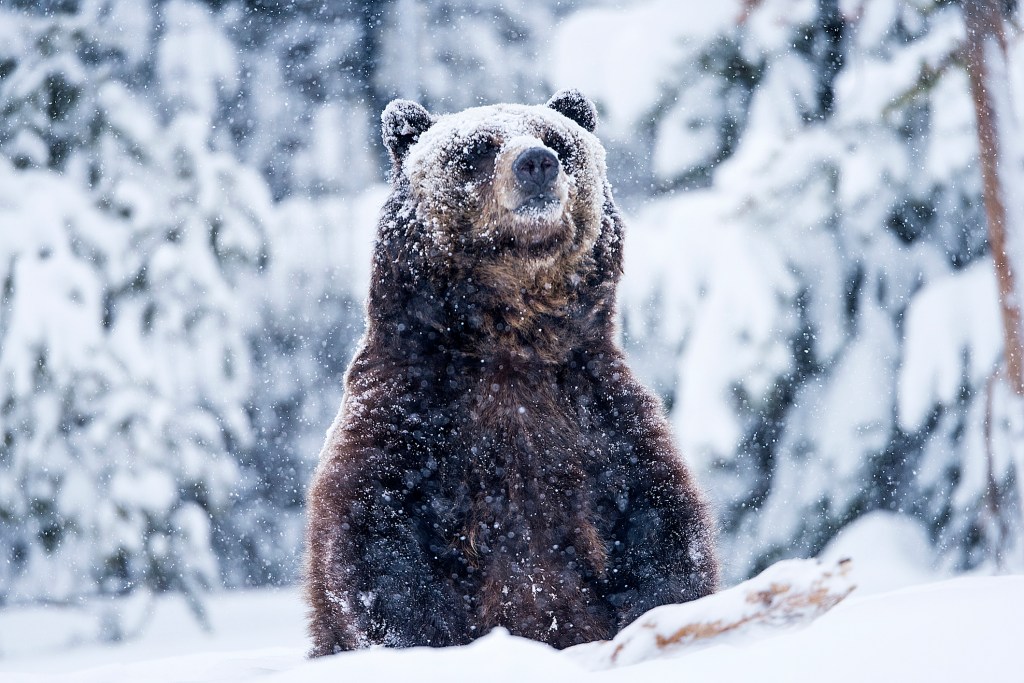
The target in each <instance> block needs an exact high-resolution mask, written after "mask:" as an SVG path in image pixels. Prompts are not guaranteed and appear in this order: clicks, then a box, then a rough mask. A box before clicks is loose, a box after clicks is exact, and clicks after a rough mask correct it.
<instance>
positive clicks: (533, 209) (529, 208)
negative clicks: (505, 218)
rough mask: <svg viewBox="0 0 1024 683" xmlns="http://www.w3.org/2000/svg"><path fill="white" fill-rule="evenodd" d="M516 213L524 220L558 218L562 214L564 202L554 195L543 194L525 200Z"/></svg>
mask: <svg viewBox="0 0 1024 683" xmlns="http://www.w3.org/2000/svg"><path fill="white" fill-rule="evenodd" d="M515 212H516V213H517V214H519V215H520V216H522V217H523V218H534V219H539V220H543V219H545V218H547V219H552V218H556V217H558V215H559V214H561V212H562V200H561V198H560V197H558V196H557V195H555V194H553V193H550V192H541V193H539V194H535V195H533V196H532V197H527V198H526V199H524V200H523V201H522V202H521V203H520V204H519V206H517V207H516V209H515Z"/></svg>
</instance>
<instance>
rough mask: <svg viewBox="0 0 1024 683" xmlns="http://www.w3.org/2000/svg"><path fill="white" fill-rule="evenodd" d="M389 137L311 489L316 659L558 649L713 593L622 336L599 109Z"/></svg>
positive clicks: (695, 502)
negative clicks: (516, 644)
mask: <svg viewBox="0 0 1024 683" xmlns="http://www.w3.org/2000/svg"><path fill="white" fill-rule="evenodd" d="M382 121H383V137H384V143H385V146H386V147H387V150H388V152H389V153H390V156H391V161H392V171H391V195H390V197H389V198H388V200H387V202H386V203H385V205H384V207H383V212H382V215H381V218H380V223H379V226H378V233H377V239H376V243H375V248H374V249H375V250H374V254H373V265H372V276H371V282H370V291H369V295H368V299H367V303H366V332H365V336H364V337H363V339H362V342H361V344H360V346H359V348H358V350H357V351H356V354H355V357H354V358H353V360H352V363H351V365H350V367H349V369H348V372H347V374H346V376H345V397H344V400H343V402H342V405H341V409H340V412H339V414H338V417H337V418H336V420H335V422H334V424H333V425H332V427H331V429H330V431H329V432H328V435H327V440H326V443H325V445H324V448H323V451H322V453H321V455H320V463H319V466H318V468H317V471H316V475H315V477H314V480H313V482H312V485H311V488H310V491H309V501H308V504H309V507H308V514H309V525H308V533H307V558H306V567H305V572H306V573H305V590H306V596H307V599H308V602H309V605H310V608H311V612H310V623H309V629H310V635H311V637H312V640H313V647H312V651H311V653H310V654H311V656H320V655H327V654H331V653H334V652H339V651H341V650H349V649H352V648H358V647H365V646H368V645H375V644H376V645H387V646H396V647H406V646H414V645H430V646H444V645H456V644H461V643H467V642H469V641H471V640H473V639H474V638H477V637H479V636H482V635H484V634H486V633H487V632H488V631H489V630H490V629H492V628H493V627H495V626H503V627H505V628H506V629H508V630H509V631H511V632H512V633H513V634H515V635H520V636H524V637H527V638H532V639H535V640H539V641H543V642H546V643H549V644H551V645H553V646H555V647H558V648H563V647H567V646H570V645H575V644H577V643H582V642H586V641H593V640H599V639H607V638H610V637H611V636H613V635H614V634H615V633H616V632H617V631H618V630H619V629H621V628H622V627H623V626H625V625H626V624H628V623H630V622H631V621H632V620H634V619H635V618H636V617H638V616H639V615H641V614H642V613H644V612H646V611H647V610H649V609H651V608H653V607H656V606H658V605H662V604H665V603H674V602H683V601H686V600H693V599H694V598H699V597H701V596H703V595H707V594H708V593H710V592H712V591H713V590H714V589H715V585H716V581H717V573H718V568H717V564H716V560H715V552H714V545H713V531H712V524H711V522H710V518H709V512H708V508H707V505H706V504H705V502H704V500H703V498H702V496H701V494H700V493H699V491H698V490H697V488H696V486H695V483H694V480H693V478H692V476H691V475H690V473H689V472H688V471H687V468H686V466H685V464H684V462H683V460H682V459H681V457H680V455H679V453H678V452H677V451H676V449H675V448H674V447H673V444H672V438H671V435H670V433H669V429H668V425H667V422H666V420H665V417H664V414H663V409H662V407H661V405H660V403H659V402H658V400H657V399H655V398H654V397H653V396H652V394H651V393H650V392H648V391H647V390H646V389H645V388H644V387H642V386H641V385H640V384H639V382H638V381H637V380H636V379H635V378H634V376H633V374H632V373H631V372H630V370H629V368H628V367H627V365H626V361H625V358H624V355H623V352H622V350H621V349H620V348H619V346H618V345H617V343H616V336H617V335H616V321H615V290H616V284H617V282H618V280H619V276H620V274H621V272H622V229H623V226H622V220H621V218H620V216H619V212H618V210H617V209H616V206H615V203H614V202H613V201H612V195H611V188H610V185H609V183H608V180H607V178H606V171H605V158H604V149H603V147H602V146H601V144H600V143H599V142H598V140H597V138H596V137H595V136H594V134H593V131H594V129H595V126H596V123H597V112H596V110H595V108H594V105H593V104H592V103H591V102H590V101H589V100H587V99H586V98H585V97H583V96H582V95H581V94H580V93H578V92H576V91H562V92H560V93H558V94H556V95H555V96H554V97H553V98H552V99H551V100H550V101H549V102H548V103H547V105H546V106H521V105H495V106H486V107H478V108H473V109H469V110H466V111H463V112H461V113H457V114H452V115H446V116H439V117H434V116H432V115H431V114H430V113H429V112H427V110H426V109H424V108H423V107H421V106H420V105H418V104H415V103H413V102H409V101H404V100H396V101H394V102H392V103H391V104H389V105H388V106H387V108H386V109H385V110H384V113H383V115H382Z"/></svg>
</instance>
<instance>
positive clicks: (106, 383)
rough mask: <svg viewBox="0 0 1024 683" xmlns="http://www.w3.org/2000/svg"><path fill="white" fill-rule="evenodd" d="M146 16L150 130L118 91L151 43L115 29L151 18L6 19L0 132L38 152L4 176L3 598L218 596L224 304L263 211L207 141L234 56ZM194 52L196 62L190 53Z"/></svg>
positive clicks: (181, 19) (236, 327)
mask: <svg viewBox="0 0 1024 683" xmlns="http://www.w3.org/2000/svg"><path fill="white" fill-rule="evenodd" d="M162 9H163V12H164V14H163V16H164V18H165V19H166V18H168V17H170V18H171V19H173V21H172V22H171V23H172V24H173V25H174V27H175V28H174V29H170V30H167V31H165V32H164V33H163V34H162V36H161V37H160V39H159V40H160V41H161V42H160V49H159V50H158V51H157V54H156V56H155V58H153V59H154V63H153V64H152V65H148V66H152V67H154V68H155V69H156V71H157V72H159V73H162V74H163V78H162V80H163V82H164V83H166V85H167V88H166V90H164V91H162V92H163V96H164V97H165V98H166V102H168V103H169V104H170V106H169V107H168V109H166V110H165V112H166V115H165V116H161V115H159V114H158V113H157V111H156V110H154V109H153V107H152V105H151V103H149V102H148V101H147V98H145V97H143V96H140V95H139V94H137V93H135V92H133V85H134V82H133V75H135V74H137V73H140V72H142V71H145V68H143V66H142V65H141V63H140V61H138V60H141V61H145V60H148V59H150V55H149V52H148V51H146V50H142V49H141V48H140V49H137V50H136V51H135V52H133V51H132V50H134V49H136V48H135V47H134V46H133V43H132V41H142V42H144V41H145V36H142V37H140V36H138V35H136V34H131V35H125V34H127V33H128V32H121V31H113V30H109V28H110V25H111V24H110V22H113V25H115V26H121V25H122V24H121V23H120V22H123V21H124V20H125V17H126V16H129V17H132V18H133V20H134V21H135V22H136V23H137V25H138V26H139V27H140V30H143V31H149V30H150V27H151V26H153V24H154V22H155V19H156V16H155V15H154V14H153V13H152V12H153V10H151V9H150V8H149V7H148V6H145V5H140V4H138V3H134V2H120V3H116V2H115V3H112V2H85V3H81V8H80V9H78V10H77V11H69V12H68V13H66V14H63V15H59V16H51V17H44V18H39V17H33V16H30V15H27V14H24V13H20V12H12V11H10V10H4V12H3V16H2V19H0V25H2V26H5V27H13V30H14V31H15V32H16V33H17V34H18V35H19V36H20V39H21V41H22V42H21V43H20V44H18V45H16V46H15V49H16V53H15V54H14V55H13V57H12V58H13V59H14V60H15V61H14V65H13V67H12V69H11V71H10V73H9V74H8V75H7V76H6V77H5V79H4V81H2V82H0V111H2V113H3V114H2V118H0V126H2V129H3V131H4V135H5V138H6V140H10V141H14V142H17V141H18V140H19V139H21V140H36V139H38V140H39V141H40V142H42V143H43V144H36V142H31V143H26V144H24V145H21V146H19V145H18V144H15V145H14V150H13V151H7V148H6V147H5V148H4V151H5V152H6V154H5V155H4V158H3V159H0V173H2V175H3V181H2V182H0V187H2V190H0V191H2V192H3V195H4V199H3V202H2V203H0V235H2V236H3V238H2V239H0V282H3V283H4V286H3V299H2V307H0V376H2V377H3V380H2V381H0V406H2V409H0V430H2V433H3V440H2V442H0V444H2V446H0V448H2V452H0V454H2V457H0V466H2V467H3V468H4V473H3V475H4V476H3V477H0V481H3V482H4V483H3V491H2V494H0V544H2V545H3V548H4V550H3V552H4V554H5V556H6V557H9V558H12V560H11V561H10V562H8V563H4V564H2V565H0V573H2V577H3V580H2V581H0V585H2V586H3V595H2V596H0V599H2V600H6V601H18V600H26V599H38V598H40V597H43V596H46V597H48V598H51V599H61V600H68V599H72V598H76V597H79V596H82V595H88V594H91V593H95V592H97V591H99V592H102V593H109V594H118V593H123V592H127V591H131V590H133V589H136V588H139V587H147V588H150V589H156V590H164V589H175V590H182V591H185V592H186V593H189V594H195V593H196V591H197V590H198V589H199V588H200V587H202V586H204V585H210V584H214V583H216V582H218V581H219V572H218V569H219V568H218V564H217V558H216V557H215V555H214V552H213V544H212V540H211V521H212V520H216V519H217V518H218V517H221V516H223V515H225V514H226V513H227V511H228V509H229V504H230V502H231V493H232V489H233V486H234V484H235V482H236V480H237V476H238V466H237V464H236V461H235V459H234V457H233V452H234V451H235V450H238V449H242V448H245V447H246V446H248V445H249V444H250V442H251V441H252V430H251V426H250V420H249V417H248V415H247V412H246V407H247V405H248V402H249V398H250V395H251V382H252V378H251V374H250V373H251V359H250V350H249V347H248V345H247V339H246V336H245V331H246V326H247V324H248V323H249V322H250V318H249V316H250V315H251V313H250V312H249V311H247V310H246V309H245V307H244V306H242V305H241V304H242V303H244V301H245V299H244V298H243V297H242V296H241V293H240V290H241V288H243V287H244V286H246V285H249V280H250V279H251V278H253V277H255V276H256V275H257V274H258V272H259V270H260V269H261V267H262V266H263V264H264V262H265V261H266V259H267V244H266V232H267V226H268V225H269V224H271V223H272V222H273V220H274V213H273V207H272V205H271V202H270V197H269V193H268V191H267V189H266V185H265V183H264V181H263V180H262V178H260V177H259V175H258V174H256V173H255V172H254V171H252V170H250V169H246V168H244V167H242V166H240V165H239V164H238V162H237V161H235V159H234V158H233V157H232V156H231V155H229V154H227V153H225V152H222V151H217V149H216V148H215V146H214V145H212V144H211V135H212V131H213V128H212V126H211V116H212V111H213V109H214V108H215V103H216V101H217V99H218V97H219V95H220V93H221V92H222V90H223V88H224V87H225V85H227V86H230V74H231V69H232V67H231V65H230V63H225V62H223V61H221V62H220V63H216V62H217V59H215V58H214V57H211V54H213V55H214V56H215V55H216V54H220V55H222V56H224V58H225V59H226V58H227V55H228V54H229V53H228V52H227V51H225V50H221V52H220V53H217V52H216V50H217V46H218V43H217V39H218V35H219V34H218V33H217V30H216V28H215V26H214V25H213V24H212V22H211V19H210V17H209V13H208V11H207V10H206V9H204V8H202V7H201V6H198V5H194V4H191V3H186V2H171V3H168V4H167V5H165V6H164V7H163V8H162ZM97 22H98V24H97ZM104 22H108V23H106V24H104ZM196 36H199V37H201V38H202V44H203V45H204V47H205V48H206V50H205V51H198V50H195V49H192V50H184V49H183V48H184V47H187V46H188V44H190V43H191V42H192V41H193V40H194V39H195V38H196ZM118 40H125V41H128V43H129V44H128V45H127V46H126V45H122V44H121V43H119V42H117V41H118ZM176 42H183V43H184V44H183V45H176V44H174V43H176ZM8 45H10V44H8ZM221 45H225V44H224V43H221ZM211 50H212V51H213V52H212V53H211ZM133 59H135V60H136V61H133ZM148 66H147V68H148ZM54 83H61V84H65V85H61V86H60V87H57V88H55V86H54V85H53V84H54ZM47 118H50V119H55V120H56V121H57V122H58V123H60V124H62V125H60V126H50V125H49V124H48V123H47V122H46V119H47ZM54 130H57V131H59V136H58V133H54V132H53V131H54ZM33 148H37V149H34V151H32V150H33ZM20 150H30V151H32V153H31V154H27V153H22V152H21V151H20Z"/></svg>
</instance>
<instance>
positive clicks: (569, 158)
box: [543, 134, 575, 166]
mask: <svg viewBox="0 0 1024 683" xmlns="http://www.w3.org/2000/svg"><path fill="white" fill-rule="evenodd" d="M543 142H544V145H545V146H546V147H547V148H548V149H550V150H551V151H552V152H554V153H555V154H556V155H558V160H559V161H560V162H561V163H562V166H568V165H570V164H572V163H573V161H575V159H574V157H573V148H572V145H570V144H569V142H568V141H567V140H566V139H565V138H563V137H562V136H561V135H555V134H549V135H546V136H544V140H543Z"/></svg>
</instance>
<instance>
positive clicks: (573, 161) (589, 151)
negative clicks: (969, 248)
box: [371, 90, 621, 330]
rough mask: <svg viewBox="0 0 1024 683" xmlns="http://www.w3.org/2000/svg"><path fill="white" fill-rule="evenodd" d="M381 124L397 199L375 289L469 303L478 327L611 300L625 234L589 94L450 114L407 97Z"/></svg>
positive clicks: (383, 236) (385, 223) (387, 219)
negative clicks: (400, 290)
mask: <svg viewBox="0 0 1024 683" xmlns="http://www.w3.org/2000/svg"><path fill="white" fill-rule="evenodd" d="M382 123H383V139H384V144H385V146H386V147H387V150H388V153H389V154H390V156H391V160H392V172H391V182H392V190H393V191H392V195H391V198H390V200H389V204H388V206H386V207H385V213H384V218H383V219H382V222H381V228H380V234H379V237H378V249H377V254H376V264H375V267H376V268H377V269H378V271H379V272H378V277H377V278H375V286H377V285H380V286H385V284H382V282H383V281H386V283H387V285H389V286H391V287H398V288H401V287H405V288H406V289H410V290H411V291H410V293H409V296H410V297H415V298H417V299H419V300H421V304H420V307H421V308H422V306H423V304H422V301H424V300H433V301H447V302H448V303H449V304H452V305H455V306H458V305H459V304H461V306H462V310H463V311H467V314H466V315H468V316H469V317H470V320H469V321H468V322H467V321H465V320H460V321H458V322H459V327H461V328H465V329H469V328H471V327H476V328H481V329H486V328H489V327H492V326H493V327H494V329H499V330H500V329H507V328H508V327H509V325H512V324H513V323H512V322H510V321H511V320H513V319H515V320H523V321H526V322H525V323H524V324H525V325H532V324H534V323H536V321H537V317H538V316H539V315H543V316H547V317H548V318H549V320H548V322H550V321H551V320H554V319H555V318H557V317H559V316H561V317H562V318H565V317H566V316H572V315H577V316H579V315H583V314H585V313H586V310H585V309H594V308H595V307H604V308H609V307H610V306H611V305H612V303H611V300H612V299H613V298H614V284H615V282H616V281H617V279H618V275H619V272H620V269H621V255H620V250H619V242H620V237H621V225H620V221H619V218H618V213H617V211H616V209H615V206H614V204H613V202H612V199H611V189H610V186H609V184H608V180H607V173H606V169H605V157H604V148H603V147H602V146H601V144H600V142H598V140H597V137H596V136H595V135H594V134H593V132H594V129H595V127H596V123H597V113H596V110H595V108H594V105H593V104H592V103H591V102H590V101H589V100H587V99H586V98H585V97H584V96H583V95H581V94H580V93H579V92H577V91H574V90H566V91H561V92H559V93H557V94H556V95H555V96H554V97H552V98H551V100H550V101H549V102H548V103H547V105H543V106H525V105H508V104H501V105H493V106H486V107H477V108H473V109H468V110H465V111H462V112H459V113H455V114H448V115H442V116H438V117H435V116H433V115H431V114H430V113H429V112H428V111H427V110H426V109H424V108H423V107H422V106H420V105H419V104H416V103H414V102H410V101H407V100H395V101H393V102H392V103H391V104H389V105H388V106H387V108H386V109H385V110H384V113H383V115H382ZM467 283H468V285H467ZM467 286H468V287H469V289H470V290H472V291H471V292H469V293H467ZM401 298H403V297H399V299H401ZM406 298H408V297H406ZM392 299H394V297H392ZM372 302H373V292H371V304H372ZM591 312H593V311H591ZM371 313H372V311H371ZM437 313H438V312H437V311H434V312H432V313H430V315H432V316H434V318H433V320H434V322H438V321H437V320H436V317H437V315H436V314H437ZM499 318H507V320H504V321H502V320H499ZM485 319H487V320H485ZM488 320H489V323H490V324H488ZM474 321H475V322H476V324H475V325H474V324H472V323H473V322H474ZM450 323H451V321H450V320H449V321H447V322H446V323H445V324H446V325H450ZM467 325H468V326H469V327H466V326H467Z"/></svg>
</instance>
